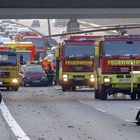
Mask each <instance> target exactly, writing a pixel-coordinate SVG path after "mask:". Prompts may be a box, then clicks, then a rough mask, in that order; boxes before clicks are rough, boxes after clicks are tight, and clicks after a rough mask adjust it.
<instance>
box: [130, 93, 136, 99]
mask: <svg viewBox="0 0 140 140" xmlns="http://www.w3.org/2000/svg"><path fill="white" fill-rule="evenodd" d="M131 100H136V93H135V92H132V93H131Z"/></svg>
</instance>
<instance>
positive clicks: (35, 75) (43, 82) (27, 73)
mask: <svg viewBox="0 0 140 140" xmlns="http://www.w3.org/2000/svg"><path fill="white" fill-rule="evenodd" d="M19 77H20V81H21V84H22V85H23V86H47V83H48V80H47V76H46V73H45V71H44V70H43V68H42V66H41V65H38V64H26V65H24V66H22V67H21V70H20V73H19Z"/></svg>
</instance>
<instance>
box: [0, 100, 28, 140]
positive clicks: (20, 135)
mask: <svg viewBox="0 0 140 140" xmlns="http://www.w3.org/2000/svg"><path fill="white" fill-rule="evenodd" d="M0 110H1V112H2V115H3V117H4V119H5V120H6V122H7V124H8V125H9V127H10V128H11V130H12V132H13V133H14V134H15V136H16V137H17V140H30V138H29V137H28V136H27V135H26V134H25V132H24V131H23V130H22V128H21V127H20V126H19V125H18V123H17V122H16V120H15V119H14V118H13V117H12V115H11V114H10V111H9V110H8V108H7V106H6V105H5V103H4V101H2V102H1V105H0Z"/></svg>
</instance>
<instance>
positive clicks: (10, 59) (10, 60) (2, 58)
mask: <svg viewBox="0 0 140 140" xmlns="http://www.w3.org/2000/svg"><path fill="white" fill-rule="evenodd" d="M16 64H17V57H16V54H7V53H0V65H1V66H15V65H16Z"/></svg>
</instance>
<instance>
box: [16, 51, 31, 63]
mask: <svg viewBox="0 0 140 140" xmlns="http://www.w3.org/2000/svg"><path fill="white" fill-rule="evenodd" d="M21 55H22V56H23V60H24V61H25V62H30V61H31V57H30V52H17V57H18V62H20V56H21Z"/></svg>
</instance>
